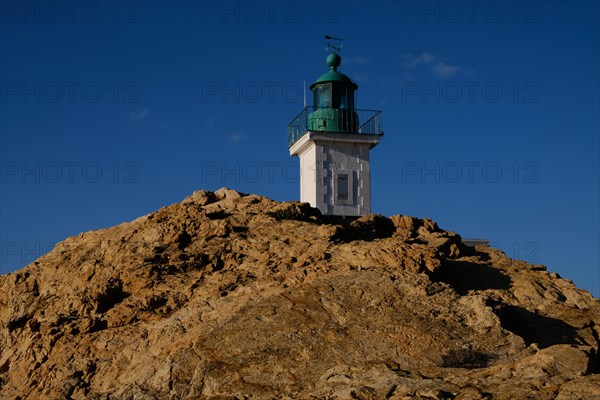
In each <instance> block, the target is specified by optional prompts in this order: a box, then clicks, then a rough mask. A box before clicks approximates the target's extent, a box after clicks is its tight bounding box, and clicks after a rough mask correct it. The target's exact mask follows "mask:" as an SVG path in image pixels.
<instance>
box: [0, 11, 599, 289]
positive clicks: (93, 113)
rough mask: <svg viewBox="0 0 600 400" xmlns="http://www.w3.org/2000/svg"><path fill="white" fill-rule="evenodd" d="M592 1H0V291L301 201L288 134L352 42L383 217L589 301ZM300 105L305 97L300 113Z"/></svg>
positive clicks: (594, 125)
mask: <svg viewBox="0 0 600 400" xmlns="http://www.w3.org/2000/svg"><path fill="white" fill-rule="evenodd" d="M599 17H600V11H599V6H598V3H597V2H591V1H590V2H575V1H569V2H554V1H533V2H512V1H511V2H483V3H472V2H442V1H439V2H438V1H433V2H421V1H405V2H399V1H398V2H380V3H378V2H345V1H344V2H342V1H339V2H337V1H322V2H313V1H307V2H299V1H298V2H296V1H291V2H267V1H258V2H241V3H238V2H217V1H204V2H195V1H168V2H167V1H131V2H129V1H120V2H113V1H99V2H87V1H83V2H80V3H77V4H75V5H74V3H71V2H61V1H59V2H43V1H26V2H23V1H6V0H2V1H1V7H0V36H1V37H0V52H1V54H0V81H1V87H0V107H1V108H0V129H1V142H0V144H1V153H0V156H1V160H2V171H1V173H2V174H1V185H2V188H1V194H0V200H1V209H0V213H1V228H0V229H1V232H0V233H1V238H0V242H1V244H2V260H1V261H2V265H1V272H2V273H6V272H10V271H13V270H15V269H17V268H20V267H22V266H23V265H26V264H28V263H29V262H31V261H33V259H34V258H35V257H37V256H38V255H40V254H41V253H42V252H44V251H47V250H48V249H50V248H51V247H52V245H53V244H54V243H56V242H58V241H61V240H63V239H64V238H66V237H68V236H71V235H76V234H78V233H80V232H84V231H88V230H91V229H99V228H103V227H108V226H112V225H115V224H118V223H120V222H123V221H128V220H132V219H134V218H136V217H138V216H141V215H144V214H146V213H149V212H151V211H153V210H156V209H158V208H160V207H162V206H165V205H168V204H172V203H175V202H179V201H181V200H182V199H183V198H184V197H185V196H187V195H188V194H190V193H191V192H192V191H194V190H198V189H218V188H220V187H223V186H227V187H230V188H234V189H237V190H240V191H243V192H251V193H257V194H261V195H265V196H268V197H271V198H273V199H276V200H292V199H298V198H299V183H298V178H297V163H298V160H297V159H295V158H291V157H290V156H289V153H288V150H287V124H288V123H289V122H290V121H291V120H292V119H293V118H294V117H295V116H296V115H297V114H298V113H299V112H300V111H301V109H302V106H303V100H302V87H303V82H304V81H305V80H306V83H307V86H308V85H309V84H310V83H312V82H313V81H314V80H315V79H316V78H317V77H318V76H319V75H320V74H321V73H323V72H325V71H326V65H325V61H324V60H325V57H326V55H327V53H326V51H325V49H324V47H325V40H324V39H323V36H324V35H325V34H336V35H339V36H341V37H343V38H344V48H343V50H342V57H343V61H342V66H341V70H342V72H344V73H346V74H348V75H349V76H350V77H352V78H353V79H354V80H355V81H356V82H357V83H358V85H359V94H358V107H359V108H364V109H378V110H382V111H383V118H384V119H383V123H384V130H385V137H384V139H383V141H382V143H381V144H380V145H379V146H378V147H377V148H375V149H374V150H373V151H372V165H371V168H372V180H373V183H372V184H373V188H372V201H373V211H374V212H377V213H382V214H385V215H393V214H408V215H414V216H418V217H430V218H433V219H434V220H436V221H437V222H438V223H439V225H440V226H441V227H443V228H445V229H449V230H453V231H455V232H458V233H460V234H461V235H462V236H463V237H480V238H487V239H489V240H491V241H493V242H494V243H495V245H496V246H499V247H500V248H502V249H503V250H504V251H505V252H506V253H507V254H508V255H510V256H512V257H516V258H520V259H525V260H527V261H530V262H537V263H542V264H545V265H547V266H548V269H549V270H550V271H554V272H558V273H559V274H560V275H561V276H563V277H567V278H570V279H572V280H573V281H575V283H576V284H577V285H578V286H579V287H582V288H585V289H587V290H590V291H592V292H593V293H594V294H595V296H600V276H599V263H600V260H599V181H600V179H599V101H598V97H599V75H600V74H599V72H600V66H599V48H600V45H599V26H600V21H599ZM309 101H310V96H309Z"/></svg>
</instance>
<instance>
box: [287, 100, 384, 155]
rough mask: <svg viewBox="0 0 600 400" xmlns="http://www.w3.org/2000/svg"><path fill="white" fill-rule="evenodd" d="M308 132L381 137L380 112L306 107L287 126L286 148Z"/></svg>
mask: <svg viewBox="0 0 600 400" xmlns="http://www.w3.org/2000/svg"><path fill="white" fill-rule="evenodd" d="M308 131H311V132H338V133H358V134H371V135H382V134H383V129H382V126H381V111H375V110H358V109H353V110H350V109H332V108H318V107H312V106H306V107H304V109H303V110H302V112H301V113H300V114H298V116H297V117H296V118H294V120H293V121H292V122H290V124H289V125H288V147H292V146H293V145H294V143H296V142H297V141H298V140H299V139H300V138H301V137H302V136H304V134H305V133H307V132H308Z"/></svg>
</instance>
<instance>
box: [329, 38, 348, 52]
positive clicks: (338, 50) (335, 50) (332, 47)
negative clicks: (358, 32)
mask: <svg viewBox="0 0 600 400" xmlns="http://www.w3.org/2000/svg"><path fill="white" fill-rule="evenodd" d="M325 39H327V40H332V41H333V44H331V43H327V47H325V50H329V49H332V50H333V52H334V53H337V54H339V53H340V50H341V49H342V47H344V44H343V43H340V45H339V46H338V45H337V44H336V42H337V41H340V42H341V41H343V40H344V39H342V38H337V37H335V36H329V35H325Z"/></svg>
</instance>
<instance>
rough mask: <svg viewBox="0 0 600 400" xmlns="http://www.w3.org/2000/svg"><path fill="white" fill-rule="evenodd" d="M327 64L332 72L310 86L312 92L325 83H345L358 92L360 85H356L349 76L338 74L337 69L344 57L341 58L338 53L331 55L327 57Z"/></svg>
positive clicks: (326, 73)
mask: <svg viewBox="0 0 600 400" xmlns="http://www.w3.org/2000/svg"><path fill="white" fill-rule="evenodd" d="M326 62H327V65H328V66H329V68H330V71H328V72H325V73H324V74H323V75H321V76H320V77H319V78H318V79H317V80H316V81H315V83H313V84H312V85H310V90H312V89H313V88H314V87H315V85H317V84H319V83H325V82H344V83H346V84H347V85H348V86H349V87H351V88H352V89H353V90H356V89H357V88H358V85H356V83H354V82H353V81H352V79H350V78H349V77H348V76H347V75H344V74H342V73H341V72H338V70H337V67H339V66H340V64H341V63H342V57H340V56H339V55H338V54H336V53H331V54H330V55H328V56H327V60H326Z"/></svg>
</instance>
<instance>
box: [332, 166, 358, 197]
mask: <svg viewBox="0 0 600 400" xmlns="http://www.w3.org/2000/svg"><path fill="white" fill-rule="evenodd" d="M333 186H334V188H333V193H334V202H335V203H337V204H353V203H354V195H353V187H352V186H353V182H352V171H338V172H336V173H335V176H334V181H333Z"/></svg>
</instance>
